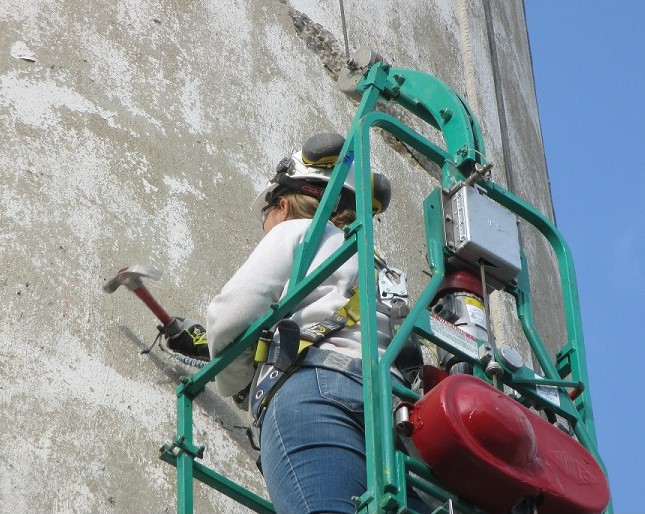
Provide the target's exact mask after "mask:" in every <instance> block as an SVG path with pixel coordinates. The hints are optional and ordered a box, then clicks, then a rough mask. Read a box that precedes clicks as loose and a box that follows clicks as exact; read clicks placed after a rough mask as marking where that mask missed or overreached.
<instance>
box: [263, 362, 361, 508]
mask: <svg viewBox="0 0 645 514" xmlns="http://www.w3.org/2000/svg"><path fill="white" fill-rule="evenodd" d="M261 446H262V470H263V473H264V478H265V480H266V484H267V489H268V491H269V495H270V497H271V501H272V502H273V504H274V506H275V508H276V511H277V512H278V513H279V514H301V513H303V514H304V513H310V514H313V513H347V514H352V513H353V512H354V511H355V506H354V503H353V502H352V498H353V497H355V496H360V495H362V494H363V493H364V492H365V490H366V479H365V433H364V430H363V398H362V387H361V384H360V382H359V381H357V380H355V379H352V378H350V377H348V376H346V375H343V374H341V373H338V372H335V371H329V370H325V369H317V368H302V369H300V370H298V371H297V372H296V373H295V374H294V375H293V376H291V377H290V378H289V379H288V380H287V381H286V382H285V384H284V385H283V386H282V387H281V388H280V390H279V391H278V392H277V393H276V395H275V396H274V397H273V399H272V400H271V402H270V404H269V408H268V409H267V412H266V415H265V418H264V423H263V426H262V437H261Z"/></svg>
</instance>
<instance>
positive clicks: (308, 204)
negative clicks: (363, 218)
mask: <svg viewBox="0 0 645 514" xmlns="http://www.w3.org/2000/svg"><path fill="white" fill-rule="evenodd" d="M282 198H285V199H286V200H288V201H289V217H290V218H293V219H300V218H313V217H314V214H316V209H318V205H319V204H320V202H319V201H318V200H317V199H316V198H313V197H312V196H307V195H303V194H300V193H286V194H284V195H282ZM354 220H356V212H354V210H353V209H343V210H342V211H340V212H337V213H335V214H333V215H332V217H331V219H330V220H329V221H331V222H332V223H333V224H334V225H336V226H337V227H338V228H343V227H345V226H346V225H349V224H350V223H353V222H354Z"/></svg>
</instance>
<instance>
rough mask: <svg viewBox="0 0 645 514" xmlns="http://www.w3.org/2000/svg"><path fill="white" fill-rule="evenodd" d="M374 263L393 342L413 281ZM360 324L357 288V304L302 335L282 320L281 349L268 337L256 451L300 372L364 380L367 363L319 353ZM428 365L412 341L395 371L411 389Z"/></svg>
mask: <svg viewBox="0 0 645 514" xmlns="http://www.w3.org/2000/svg"><path fill="white" fill-rule="evenodd" d="M374 262H375V274H376V278H377V311H379V312H382V313H384V314H386V315H387V316H389V318H390V326H389V332H390V338H392V337H394V335H395V333H396V331H397V330H398V329H399V328H400V326H401V323H402V322H403V320H404V319H405V317H406V316H407V314H408V312H409V308H408V291H407V277H406V274H405V273H404V272H403V271H401V270H398V269H396V268H390V267H388V266H387V264H386V263H385V261H384V260H383V259H382V258H381V257H379V256H378V255H375V259H374ZM359 321H360V296H359V291H358V288H355V289H354V291H353V294H352V296H351V298H350V299H349V300H348V301H347V303H345V305H343V306H342V307H341V308H340V309H338V311H336V312H335V313H333V314H332V315H331V316H329V317H327V318H325V319H324V320H322V321H320V322H318V323H316V324H314V325H312V326H310V327H308V328H306V329H304V330H302V331H301V330H300V327H299V326H298V325H297V324H296V323H295V322H294V321H293V320H291V319H283V320H281V321H280V322H279V323H278V324H277V326H276V331H277V332H278V333H279V334H280V338H279V343H278V342H277V341H276V340H275V339H274V337H273V336H274V334H273V333H272V332H270V331H264V332H263V334H262V336H261V337H260V339H259V340H258V343H257V346H256V352H255V362H256V365H257V370H256V376H255V377H254V381H253V386H252V387H251V398H250V410H251V414H252V416H253V424H252V427H251V431H250V439H251V442H252V443H253V444H254V446H256V447H259V437H258V436H259V432H260V428H261V425H262V421H263V418H264V413H265V412H266V409H267V407H268V405H269V402H270V401H271V399H272V398H273V396H275V394H276V393H277V392H278V390H279V389H280V387H281V386H282V385H283V384H284V383H285V382H286V380H287V379H288V378H289V377H290V376H291V375H292V374H293V373H295V372H296V371H297V370H298V369H299V368H301V367H319V368H325V369H331V370H334V371H338V372H341V373H344V374H346V375H350V376H354V377H355V378H358V379H362V364H361V359H358V358H352V357H348V356H346V355H343V354H340V353H338V352H334V351H328V350H321V349H320V348H318V346H320V344H321V343H322V342H323V341H324V340H326V339H327V338H329V337H330V336H332V335H333V334H336V333H338V332H340V331H341V330H342V329H343V328H345V327H351V326H353V325H355V324H356V323H358V322H359ZM422 360H423V359H422V354H421V349H420V346H419V344H418V342H417V341H416V340H415V339H414V338H411V339H410V340H408V342H407V343H406V344H405V345H404V349H403V350H402V351H401V352H400V354H399V356H398V357H397V359H396V361H395V366H396V368H397V369H398V370H399V372H400V373H401V375H402V376H403V378H404V380H405V381H406V382H408V383H409V384H411V383H412V382H414V379H415V376H416V375H418V374H419V372H420V369H421V366H422V364H423V362H422Z"/></svg>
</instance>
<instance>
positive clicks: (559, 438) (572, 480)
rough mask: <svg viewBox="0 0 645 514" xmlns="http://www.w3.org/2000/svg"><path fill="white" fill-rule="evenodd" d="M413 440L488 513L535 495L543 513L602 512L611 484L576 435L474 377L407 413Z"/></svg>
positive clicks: (503, 513) (458, 379)
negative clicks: (554, 424) (570, 433)
mask: <svg viewBox="0 0 645 514" xmlns="http://www.w3.org/2000/svg"><path fill="white" fill-rule="evenodd" d="M410 421H412V422H413V424H414V431H413V434H412V440H413V441H414V444H415V446H416V448H417V450H418V451H419V454H420V456H421V458H422V459H423V460H424V461H425V462H427V463H428V464H429V465H430V466H431V467H432V469H433V471H434V473H435V475H436V476H437V478H438V479H439V480H441V481H442V482H443V483H444V485H445V486H446V487H447V488H448V489H449V490H451V491H452V492H454V493H455V494H457V495H458V496H459V497H460V498H462V499H463V500H466V501H468V502H470V503H472V504H474V505H477V506H479V507H481V508H483V509H485V510H487V511H489V512H490V513H491V514H508V512H509V510H510V509H511V508H512V507H513V505H515V504H516V503H517V502H518V501H519V500H520V499H522V498H524V497H532V498H537V499H538V512H539V513H540V514H600V513H602V512H603V510H604V509H605V507H606V506H607V504H608V503H609V487H608V484H607V480H606V478H605V475H604V473H603V471H602V470H601V468H600V466H599V465H598V463H597V462H596V460H595V459H594V457H593V456H592V455H591V454H590V453H589V452H588V451H587V450H586V449H585V448H584V447H583V446H582V445H581V444H580V443H578V442H577V441H576V440H575V439H573V438H572V437H570V436H569V435H567V434H565V433H564V432H563V431H562V430H559V429H558V428H556V427H554V426H553V425H551V424H550V423H548V422H546V421H545V420H543V419H542V418H540V417H539V416H538V415H537V414H535V413H533V412H531V411H530V410H528V409H527V408H525V407H523V406H522V405H520V404H519V403H518V402H516V401H515V400H512V399H511V398H509V397H508V396H506V395H504V394H503V393H502V392H501V391H499V390H497V389H495V388H494V387H492V386H490V385H489V384H487V383H486V382H484V381H483V380H480V379H479V378H476V377H474V376H471V375H463V374H456V375H451V376H449V377H448V378H446V379H444V380H442V381H441V382H440V383H439V385H437V386H436V387H434V388H433V389H432V390H431V391H430V392H428V393H427V394H426V395H425V396H423V397H422V398H421V399H420V400H419V401H418V402H417V403H416V404H415V405H414V409H413V410H412V412H411V414H410Z"/></svg>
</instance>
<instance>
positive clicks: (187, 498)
mask: <svg viewBox="0 0 645 514" xmlns="http://www.w3.org/2000/svg"><path fill="white" fill-rule="evenodd" d="M357 91H358V92H359V93H360V94H361V95H362V99H361V103H360V105H359V107H358V110H357V113H356V115H355V117H354V120H353V123H352V126H351V127H350V130H349V132H348V135H347V139H346V141H345V145H344V147H343V149H342V151H341V156H340V160H339V164H337V165H336V167H335V168H334V171H333V173H332V177H331V180H330V183H329V185H328V187H327V188H326V191H325V194H324V196H323V198H322V200H321V205H320V208H319V209H318V211H317V213H316V215H315V217H314V219H313V222H312V225H311V227H310V229H309V231H308V233H307V235H306V237H305V240H304V242H303V243H302V244H301V245H300V246H299V248H298V250H297V253H296V258H295V263H294V267H293V271H292V275H291V280H290V286H289V289H288V291H287V294H286V295H285V297H284V298H283V299H282V300H281V301H280V302H278V303H276V304H274V305H272V306H271V308H270V310H269V311H268V312H266V313H264V314H263V315H262V316H261V317H260V318H259V319H258V320H257V321H256V322H255V323H254V324H253V325H251V326H250V327H249V328H248V329H247V330H246V331H245V332H244V333H243V334H242V335H241V336H240V337H239V338H238V339H237V340H236V341H235V342H234V343H233V344H232V345H231V346H229V347H228V348H227V349H226V350H225V351H224V352H222V353H221V354H219V355H217V356H216V357H215V358H214V359H213V360H212V361H211V362H210V363H209V364H208V365H207V366H206V367H204V368H202V369H201V370H200V371H198V372H197V373H195V374H194V375H192V376H189V377H186V378H185V379H184V380H183V382H182V384H181V385H180V386H179V387H178V389H177V398H178V401H177V434H176V436H175V438H174V439H173V442H172V443H171V444H166V445H164V446H163V447H162V449H161V458H162V459H163V460H165V461H167V462H169V463H171V464H173V465H174V466H176V467H177V511H178V513H179V514H192V512H193V502H194V498H193V481H194V480H195V479H196V480H199V481H202V482H204V483H206V484H207V485H209V486H211V487H214V488H215V489H217V490H219V491H220V492H222V493H224V494H226V495H228V496H230V497H232V498H234V499H235V500H237V501H239V502H240V503H242V504H244V505H246V506H247V507H249V508H251V509H252V510H255V511H256V512H261V513H269V512H274V509H273V507H272V505H271V504H270V503H269V502H267V501H266V500H264V499H263V498H260V497H258V496H257V495H255V494H253V493H252V492H250V491H248V490H247V489H246V488H244V487H243V486H241V485H239V484H236V483H234V482H232V481H231V480H229V479H227V478H226V477H224V476H223V475H221V474H220V473H217V472H215V471H213V470H211V469H209V468H207V467H206V466H204V465H202V464H201V463H199V462H197V461H196V459H199V458H201V456H202V454H203V448H201V447H196V446H195V445H194V442H193V423H192V408H193V405H192V404H193V401H194V399H195V398H196V397H197V396H198V395H199V394H200V393H201V392H202V391H203V390H204V388H205V387H206V384H208V382H210V381H211V380H212V379H213V378H214V377H215V376H216V375H217V374H218V373H219V372H220V371H221V370H222V369H224V368H225V367H226V366H227V365H228V364H230V363H231V362H232V361H233V360H234V359H235V358H236V357H237V356H239V355H240V353H241V352H242V351H243V350H245V349H246V348H248V347H250V346H251V345H252V344H253V343H254V342H255V341H257V339H258V338H259V336H260V333H261V331H262V330H263V329H265V328H269V327H271V326H273V325H275V324H276V323H277V322H278V321H279V320H280V319H282V318H284V317H286V316H288V315H289V313H290V311H291V309H292V308H293V307H294V306H295V305H296V304H297V303H298V302H300V301H301V300H303V299H304V298H305V297H306V296H307V295H308V294H309V293H310V292H311V291H312V290H313V289H315V288H316V287H317V286H318V285H319V284H320V283H322V281H324V280H325V279H326V278H327V277H328V276H329V275H331V273H332V272H333V271H334V270H335V269H337V268H338V267H339V266H340V265H342V264H343V263H344V262H345V261H346V260H347V259H349V258H350V257H352V256H353V255H355V254H358V261H359V288H360V290H361V291H362V292H363V293H362V294H361V295H360V310H361V335H362V351H363V380H364V387H363V394H364V402H365V426H366V449H367V484H368V487H367V491H366V492H365V494H364V495H363V496H361V497H360V498H359V499H357V512H358V513H361V514H368V513H369V514H371V513H382V512H397V511H399V509H402V508H404V507H405V505H406V489H407V487H408V486H409V485H414V487H417V488H419V489H420V490H422V491H424V492H426V493H427V494H429V495H431V496H433V497H435V498H437V499H438V500H439V501H447V500H449V499H450V500H452V502H453V505H454V507H455V508H456V509H457V510H459V511H461V512H464V513H467V514H485V513H484V511H482V510H481V509H478V508H477V507H475V506H472V505H469V504H467V503H465V502H463V501H461V500H460V499H459V498H458V497H456V496H455V495H454V494H452V493H451V492H450V491H447V490H446V489H445V488H444V487H443V486H442V485H441V483H440V481H439V480H437V479H436V477H435V476H434V475H433V472H432V470H431V469H430V467H429V466H428V465H427V464H425V463H423V462H420V461H417V460H415V459H413V458H411V457H409V456H407V455H404V454H403V453H401V452H399V451H397V450H395V448H394V440H393V430H392V401H391V397H392V394H393V393H394V394H395V395H398V396H399V397H401V398H403V399H407V400H410V401H415V400H416V399H418V396H417V395H415V394H414V393H413V392H412V391H410V390H408V389H406V388H404V387H402V386H399V385H398V384H394V385H393V383H392V381H391V378H390V368H391V366H392V365H393V363H394V360H395V358H396V356H397V354H398V353H399V352H400V351H401V349H402V348H403V344H404V343H405V341H406V340H407V339H408V337H409V336H410V334H411V333H412V332H415V333H417V334H419V335H421V336H422V337H424V338H426V339H428V340H429V341H431V342H433V343H435V344H436V345H437V346H439V347H441V348H444V349H446V350H448V351H450V352H451V353H455V354H458V355H461V356H462V357H463V358H464V359H465V360H467V361H468V362H470V363H471V364H473V366H475V368H476V370H477V371H478V374H479V375H482V376H483V365H482V363H481V362H480V361H479V360H477V359H475V358H473V357H472V356H471V355H468V354H467V353H464V352H463V351H462V350H461V349H460V348H459V347H458V346H455V345H454V344H453V342H452V341H451V340H450V338H446V337H444V336H442V335H441V334H438V333H436V332H435V331H434V330H433V328H432V323H431V321H430V317H429V316H428V311H427V307H428V305H429V304H430V303H431V301H432V299H433V298H434V296H435V295H436V293H437V291H438V289H439V286H440V284H441V282H442V280H443V278H444V275H445V271H446V269H445V257H446V249H445V247H444V240H445V239H444V233H443V230H444V228H443V227H444V224H443V216H442V190H447V189H449V188H451V187H453V186H455V185H457V184H459V183H460V182H462V181H464V180H465V179H466V178H468V176H469V175H470V173H471V172H472V171H473V169H474V166H475V165H476V164H477V165H484V164H486V163H485V162H484V159H485V157H484V156H485V150H484V144H483V139H482V136H481V131H480V129H479V126H478V124H477V121H476V118H475V116H474V115H473V114H472V112H471V111H470V109H469V107H468V106H467V104H466V102H465V101H464V100H463V99H462V98H461V97H460V96H459V95H457V94H456V93H455V92H454V91H452V90H451V89H450V88H449V87H448V86H447V85H446V84H444V83H443V82H441V81H440V80H438V79H437V78H435V77H433V76H432V75H429V74H426V73H421V72H418V71H414V70H407V69H397V68H393V67H391V66H389V65H388V64H386V63H381V62H377V63H375V64H373V65H371V66H370V67H369V68H368V69H367V70H366V72H365V74H364V76H363V77H362V78H361V79H360V81H359V82H358V87H357ZM384 100H385V101H391V102H395V103H397V104H399V105H400V106H402V107H403V108H405V109H407V110H408V111H409V112H411V113H412V114H414V115H415V116H417V117H418V118H420V119H421V120H423V121H424V122H426V123H427V124H429V125H431V126H432V127H434V128H435V129H437V130H439V131H440V132H441V133H442V135H443V138H444V141H445V149H442V148H440V147H439V146H437V145H435V144H434V143H432V142H430V141H429V140H428V139H426V138H425V137H423V136H422V135H420V134H418V133H417V132H415V131H414V130H412V129H411V128H410V127H408V126H406V125H404V124H403V123H402V122H401V121H400V120H398V119H396V118H394V117H393V116H391V115H389V114H386V113H383V112H379V111H377V110H376V106H377V102H379V101H384ZM373 127H380V128H381V129H383V130H385V131H387V132H389V133H391V134H392V135H393V136H394V137H395V138H397V139H398V140H400V141H402V142H403V143H405V144H407V145H409V146H410V147H412V148H414V149H415V150H417V151H419V152H420V153H421V154H423V155H424V156H426V157H427V158H429V159H431V160H432V161H433V162H435V163H436V164H437V165H438V166H439V167H440V168H441V170H442V188H437V189H435V190H434V191H432V192H431V193H430V195H429V196H428V197H427V198H426V200H425V202H424V204H423V211H424V217H425V228H426V243H427V248H428V265H429V268H430V272H431V277H432V278H431V279H430V281H429V282H428V284H427V285H426V287H425V289H424V290H423V292H422V294H421V296H420V298H419V299H418V300H417V302H416V304H415V305H414V307H413V308H412V309H411V312H410V314H409V316H408V317H407V318H406V320H405V321H404V323H403V325H402V326H401V328H400V330H399V331H398V333H397V335H396V336H395V337H394V339H393V340H392V342H391V344H390V346H389V347H388V349H387V351H386V352H385V354H384V355H383V356H382V357H381V358H380V359H379V356H378V351H377V350H378V347H377V333H376V331H377V328H376V327H377V323H376V290H375V288H376V285H375V283H374V274H373V273H374V271H373V270H374V227H373V222H372V204H371V198H372V195H371V180H370V131H371V129H372V128H373ZM352 162H353V163H354V170H355V171H354V172H355V177H356V198H357V202H356V213H357V220H356V221H355V222H354V223H353V224H352V225H350V226H348V227H346V229H345V242H344V244H343V245H342V246H341V247H340V248H339V249H338V250H337V251H336V252H335V253H334V254H333V255H332V256H330V257H329V258H328V259H327V260H326V261H325V262H324V263H323V264H322V265H321V266H319V267H318V268H316V269H315V270H313V271H312V272H311V273H309V274H308V275H306V273H307V270H308V269H309V267H310V265H311V263H312V260H313V257H314V254H315V252H316V250H317V248H318V243H319V241H320V238H321V236H322V232H323V230H324V227H325V225H326V223H327V220H328V219H329V217H330V215H331V213H332V210H333V206H334V205H335V203H336V199H337V198H338V196H339V195H340V192H341V189H342V186H343V183H344V181H345V179H346V177H347V174H348V172H349V170H350V167H351V165H352ZM480 185H482V187H484V188H485V189H486V190H487V193H488V195H489V197H490V198H492V199H493V200H495V201H497V202H498V203H500V204H501V205H503V206H505V207H506V208H508V209H509V210H511V211H512V212H514V213H516V215H517V216H519V217H520V218H522V219H524V220H526V221H527V222H528V223H530V224H531V225H533V226H535V227H537V228H538V230H539V231H540V232H541V233H542V234H543V235H544V237H546V239H547V240H548V242H549V243H550V244H551V246H552V247H553V249H554V251H555V254H556V256H557V259H558V263H559V271H560V280H561V285H562V291H563V299H564V307H565V319H566V330H567V341H568V342H567V344H566V345H565V347H564V348H563V349H562V350H561V351H560V352H559V353H558V355H557V359H556V361H555V362H553V361H552V360H551V358H550V356H549V354H548V352H547V350H546V348H545V347H544V344H543V342H542V341H541V339H540V336H539V333H538V331H537V329H536V327H535V324H534V320H533V315H532V307H531V292H530V284H529V279H528V266H527V263H526V259H525V258H524V256H522V270H521V272H520V276H519V279H518V284H517V286H516V287H514V288H509V289H507V292H509V293H510V294H512V295H513V296H514V297H515V299H516V304H517V313H518V317H519V319H520V320H521V324H522V327H523V330H524V332H525V334H526V337H527V339H528V341H529V343H530V345H531V348H532V350H533V353H534V355H535V357H536V359H537V361H538V362H539V364H540V366H541V368H542V370H543V371H544V377H536V375H535V373H534V372H533V371H532V370H530V369H529V368H526V367H524V368H521V369H520V370H518V371H515V372H513V371H511V370H510V369H507V368H504V369H503V376H502V377H501V379H500V382H499V387H501V384H507V385H509V386H510V387H512V388H514V389H515V390H516V391H518V392H519V393H520V394H521V395H522V397H523V398H524V399H526V401H527V402H529V401H530V402H533V403H534V404H538V405H541V406H544V407H546V408H549V409H551V410H553V411H555V412H557V413H558V414H559V415H561V416H563V417H564V418H566V419H567V420H569V421H570V422H571V424H572V425H573V426H574V427H575V433H576V436H577V438H578V440H579V441H580V442H581V443H582V444H583V445H584V446H585V447H586V448H587V449H588V450H590V451H591V453H592V454H593V455H594V456H595V458H596V459H597V460H598V462H600V463H601V465H602V462H601V459H600V457H599V455H598V452H597V449H596V436H595V429H594V424H593V416H592V409H591V398H590V395H589V391H588V390H583V392H582V394H580V395H579V396H578V397H577V398H576V399H575V400H571V398H570V397H569V395H568V394H567V389H566V388H567V387H578V388H579V389H582V388H583V387H584V384H586V383H587V373H586V367H585V355H584V346H583V338H582V323H581V319H580V313H579V305H578V296H577V288H576V281H575V273H574V268H573V262H572V259H571V252H570V250H569V248H568V246H567V245H566V243H565V241H564V239H563V238H562V236H561V235H560V233H559V232H558V230H557V229H556V228H555V226H554V225H553V224H552V223H551V222H550V221H549V220H548V219H546V218H545V217H544V216H543V215H542V214H541V213H540V212H538V211H537V210H536V209H534V208H533V207H531V206H530V205H528V204H526V203H525V202H523V201H522V200H521V199H519V198H517V197H516V196H514V195H513V194H511V193H510V192H508V191H506V190H504V189H503V188H501V187H499V186H497V185H495V184H493V183H490V182H489V183H481V184H480ZM478 344H479V345H482V344H484V342H483V341H478ZM567 377H570V379H569V380H565V379H566V378H567ZM541 386H551V387H553V388H554V389H553V390H554V391H555V394H557V397H558V400H556V401H554V399H553V397H550V398H549V397H545V395H543V394H541V393H540V391H541V389H540V387H541ZM407 512H412V511H411V510H408V511H407ZM442 512H447V510H446V509H445V508H443V507H440V508H438V509H437V510H436V511H435V513H436V514H440V513H442ZM611 512H612V510H611V506H609V507H608V509H607V510H606V514H611Z"/></svg>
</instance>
